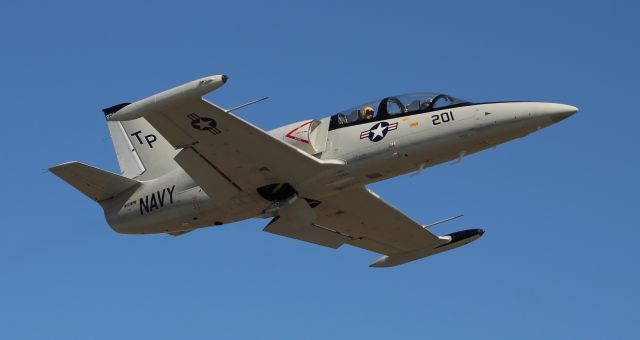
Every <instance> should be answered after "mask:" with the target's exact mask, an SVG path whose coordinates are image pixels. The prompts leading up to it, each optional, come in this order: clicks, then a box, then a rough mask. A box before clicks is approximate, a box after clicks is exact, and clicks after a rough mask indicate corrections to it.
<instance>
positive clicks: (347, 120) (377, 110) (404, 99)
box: [331, 92, 469, 128]
mask: <svg viewBox="0 0 640 340" xmlns="http://www.w3.org/2000/svg"><path fill="white" fill-rule="evenodd" d="M468 104H469V102H468V101H466V100H462V99H458V98H454V97H451V96H449V95H446V94H440V93H431V92H420V93H409V94H403V95H399V96H392V97H386V98H384V99H381V100H376V101H372V102H369V103H365V104H362V105H358V106H356V107H354V108H351V109H348V110H344V111H342V112H339V113H337V114H335V115H333V116H331V126H333V127H334V128H336V127H339V126H345V125H355V124H357V123H362V122H367V121H374V120H382V119H389V118H392V117H393V116H406V115H411V114H416V113H423V112H429V111H436V110H442V109H446V108H450V107H456V106H464V105H468Z"/></svg>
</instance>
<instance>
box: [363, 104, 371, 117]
mask: <svg viewBox="0 0 640 340" xmlns="http://www.w3.org/2000/svg"><path fill="white" fill-rule="evenodd" d="M373 113H374V110H373V108H372V107H371V106H367V107H365V108H364V109H362V117H361V118H373Z"/></svg>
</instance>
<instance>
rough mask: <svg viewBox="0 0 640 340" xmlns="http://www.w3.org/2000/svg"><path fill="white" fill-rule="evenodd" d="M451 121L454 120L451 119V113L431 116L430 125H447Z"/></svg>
mask: <svg viewBox="0 0 640 340" xmlns="http://www.w3.org/2000/svg"><path fill="white" fill-rule="evenodd" d="M453 120H455V119H454V118H453V111H449V112H443V113H441V114H437V115H433V116H431V123H433V125H439V124H442V123H448V122H450V121H453Z"/></svg>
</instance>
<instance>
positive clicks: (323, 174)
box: [50, 75, 578, 267]
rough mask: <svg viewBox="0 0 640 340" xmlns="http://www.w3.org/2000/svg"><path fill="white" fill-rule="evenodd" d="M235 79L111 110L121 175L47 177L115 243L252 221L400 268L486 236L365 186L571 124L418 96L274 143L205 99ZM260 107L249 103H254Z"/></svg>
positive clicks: (312, 124)
mask: <svg viewBox="0 0 640 340" xmlns="http://www.w3.org/2000/svg"><path fill="white" fill-rule="evenodd" d="M227 79H228V77H227V76H225V75H216V76H210V77H205V78H202V79H198V80H194V81H191V82H189V83H186V84H184V85H181V86H178V87H175V88H173V89H170V90H167V91H164V92H161V93H158V94H155V95H153V96H151V97H148V98H146V99H142V100H139V101H137V102H134V103H123V104H119V105H115V106H112V107H109V108H107V109H104V110H103V111H104V114H105V116H106V120H107V124H108V127H109V131H110V134H111V138H112V140H113V144H114V147H115V151H116V155H117V158H118V163H119V166H120V169H121V174H120V175H117V174H114V173H111V172H107V171H104V170H100V169H97V168H94V167H91V166H88V165H85V164H82V163H79V162H70V163H65V164H61V165H58V166H54V167H52V168H51V169H50V171H51V172H53V173H54V174H55V175H57V176H58V177H60V178H61V179H63V180H64V181H66V182H67V183H69V184H70V185H71V186H73V187H75V188H76V189H78V190H79V191H80V192H82V193H83V194H85V195H86V196H88V197H89V198H91V199H93V200H94V201H96V202H98V204H100V206H101V207H102V208H103V209H104V213H105V217H106V220H107V222H108V223H109V225H111V227H112V228H113V230H115V231H116V232H119V233H124V234H149V233H168V234H171V235H175V236H177V235H181V234H183V233H187V232H190V231H193V230H195V229H198V228H202V227H207V226H220V225H223V224H229V223H232V222H237V221H242V220H246V219H250V218H256V217H259V218H270V219H271V221H270V222H269V223H268V224H267V225H266V227H265V228H264V230H265V231H267V232H270V233H273V234H277V235H282V236H287V237H290V238H294V239H298V240H302V241H306V242H310V243H315V244H318V245H322V246H325V247H330V248H339V247H340V246H342V245H343V244H349V245H351V246H355V247H360V248H364V249H367V250H370V251H373V252H376V253H380V254H382V255H383V256H382V257H381V258H380V259H378V260H377V261H375V262H374V263H373V264H371V266H372V267H391V266H396V265H400V264H403V263H407V262H410V261H414V260H417V259H421V258H424V257H427V256H431V255H434V254H438V253H441V252H444V251H447V250H450V249H453V248H457V247H460V246H462V245H465V244H468V243H470V242H472V241H474V240H476V239H478V238H480V237H481V236H482V235H483V233H484V231H483V230H482V229H469V230H463V231H458V232H454V233H451V234H449V235H444V236H438V235H435V234H433V233H431V232H430V231H429V230H428V228H429V227H431V226H433V225H436V224H439V223H442V222H444V221H448V220H450V219H452V218H449V219H445V220H442V221H438V222H435V223H431V224H429V225H421V224H420V223H418V222H416V221H414V220H412V219H411V218H409V217H407V216H406V215H404V214H403V213H402V212H400V211H398V210H397V209H396V208H394V207H393V206H391V205H389V204H388V203H386V202H385V201H383V200H382V199H381V198H380V197H379V196H378V195H376V194H375V193H374V192H372V191H371V190H369V189H367V188H366V185H368V184H370V183H374V182H378V181H381V180H385V179H388V178H391V177H395V176H399V175H402V174H406V173H409V172H414V171H421V170H422V169H424V168H427V167H431V166H434V165H437V164H440V163H443V162H448V161H456V160H457V159H461V158H462V157H463V156H466V155H470V154H473V153H475V152H478V151H481V150H485V149H487V148H491V147H493V146H495V145H498V144H501V143H504V142H507V141H509V140H512V139H515V138H519V137H523V136H526V135H528V134H530V133H532V132H535V131H537V130H540V129H541V128H544V127H547V126H549V125H552V124H554V123H557V122H559V121H561V120H563V119H565V118H567V117H569V116H571V115H572V114H574V113H575V112H577V111H578V109H577V108H575V107H573V106H569V105H563V104H554V103H541V102H492V103H471V102H468V101H465V100H462V99H458V98H454V97H452V96H449V95H447V94H438V93H413V94H407V95H400V96H391V97H386V98H384V99H381V100H377V101H373V102H369V103H366V104H362V105H358V106H356V107H353V108H351V109H348V110H345V111H342V112H339V113H337V114H335V115H333V116H330V117H326V118H322V119H309V120H304V121H300V122H296V123H292V124H289V125H286V126H283V127H280V128H277V129H275V130H272V131H269V132H266V131H263V130H261V129H260V128H258V127H256V126H254V125H252V124H250V123H249V122H247V121H245V120H243V119H241V118H239V117H238V116H236V115H234V114H233V113H232V111H234V110H237V109H238V108H240V107H243V106H246V105H247V104H245V105H241V106H240V107H236V108H233V109H229V110H226V109H223V108H221V107H219V106H217V105H214V104H212V103H210V102H208V101H206V100H204V99H203V98H202V96H203V95H205V94H207V93H209V92H212V91H214V90H216V89H218V88H220V87H221V86H222V85H224V84H225V83H226V82H227ZM248 104H251V103H248Z"/></svg>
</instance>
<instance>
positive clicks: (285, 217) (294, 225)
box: [264, 199, 350, 249]
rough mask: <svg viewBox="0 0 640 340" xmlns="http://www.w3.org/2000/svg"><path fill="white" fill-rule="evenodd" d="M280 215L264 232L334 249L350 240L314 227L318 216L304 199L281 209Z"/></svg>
mask: <svg viewBox="0 0 640 340" xmlns="http://www.w3.org/2000/svg"><path fill="white" fill-rule="evenodd" d="M278 215H279V216H277V217H275V218H274V219H273V220H271V222H270V223H269V224H268V225H267V226H266V227H265V228H264V231H266V232H269V233H272V234H277V235H281V236H286V237H290V238H294V239H296V240H301V241H306V242H310V243H315V244H319V245H321V246H325V247H329V248H334V249H336V248H339V247H340V246H341V245H343V244H344V243H345V242H347V241H349V240H350V238H349V237H348V236H345V235H341V234H340V233H338V232H336V231H333V230H329V229H326V228H322V227H319V226H316V225H314V224H313V220H314V219H315V217H316V215H315V213H314V212H313V209H311V207H309V204H308V203H307V202H306V201H305V200H304V199H297V200H296V201H295V202H293V203H292V204H291V205H288V206H286V207H283V208H281V209H280V210H279V211H278Z"/></svg>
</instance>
